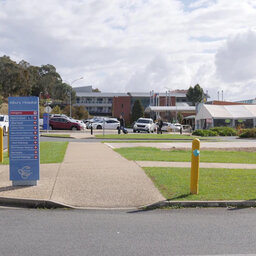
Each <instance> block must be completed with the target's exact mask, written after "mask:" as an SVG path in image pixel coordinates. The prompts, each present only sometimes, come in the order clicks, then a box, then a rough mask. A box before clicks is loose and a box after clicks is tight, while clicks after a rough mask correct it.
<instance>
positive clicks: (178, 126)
mask: <svg viewBox="0 0 256 256" xmlns="http://www.w3.org/2000/svg"><path fill="white" fill-rule="evenodd" d="M181 127H182V125H181V124H179V123H173V124H172V123H171V124H170V129H171V131H173V132H179V131H180V129H181Z"/></svg>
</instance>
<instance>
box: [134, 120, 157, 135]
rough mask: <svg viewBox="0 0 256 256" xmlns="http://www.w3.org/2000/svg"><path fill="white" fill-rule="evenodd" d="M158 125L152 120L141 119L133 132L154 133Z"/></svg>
mask: <svg viewBox="0 0 256 256" xmlns="http://www.w3.org/2000/svg"><path fill="white" fill-rule="evenodd" d="M155 130H156V125H155V124H154V122H153V119H151V118H139V119H138V120H137V121H136V122H135V124H134V125H133V132H148V133H150V132H152V133H153V132H154V131H155Z"/></svg>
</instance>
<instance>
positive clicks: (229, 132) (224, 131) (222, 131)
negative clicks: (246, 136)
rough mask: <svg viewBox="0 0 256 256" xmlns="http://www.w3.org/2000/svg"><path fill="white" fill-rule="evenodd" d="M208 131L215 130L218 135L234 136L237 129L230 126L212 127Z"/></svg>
mask: <svg viewBox="0 0 256 256" xmlns="http://www.w3.org/2000/svg"><path fill="white" fill-rule="evenodd" d="M210 131H214V132H217V134H218V135H219V136H236V135H237V131H236V130H235V129H234V128H231V127H214V128H211V129H210Z"/></svg>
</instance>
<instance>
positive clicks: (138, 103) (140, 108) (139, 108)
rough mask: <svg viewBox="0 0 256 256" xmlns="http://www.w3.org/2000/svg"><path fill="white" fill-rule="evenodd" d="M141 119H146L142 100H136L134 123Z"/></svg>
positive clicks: (133, 110) (133, 113) (133, 108)
mask: <svg viewBox="0 0 256 256" xmlns="http://www.w3.org/2000/svg"><path fill="white" fill-rule="evenodd" d="M140 117H144V108H143V106H142V104H141V101H140V100H135V102H134V104H133V107H132V122H134V121H136V120H137V119H138V118H140Z"/></svg>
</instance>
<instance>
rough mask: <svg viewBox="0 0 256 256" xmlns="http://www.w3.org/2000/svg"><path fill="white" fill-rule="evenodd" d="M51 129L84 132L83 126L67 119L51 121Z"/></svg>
mask: <svg viewBox="0 0 256 256" xmlns="http://www.w3.org/2000/svg"><path fill="white" fill-rule="evenodd" d="M49 128H50V129H52V130H83V129H84V128H83V126H82V125H81V124H80V123H78V122H76V121H74V120H72V119H70V118H65V117H53V118H51V119H50V121H49Z"/></svg>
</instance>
